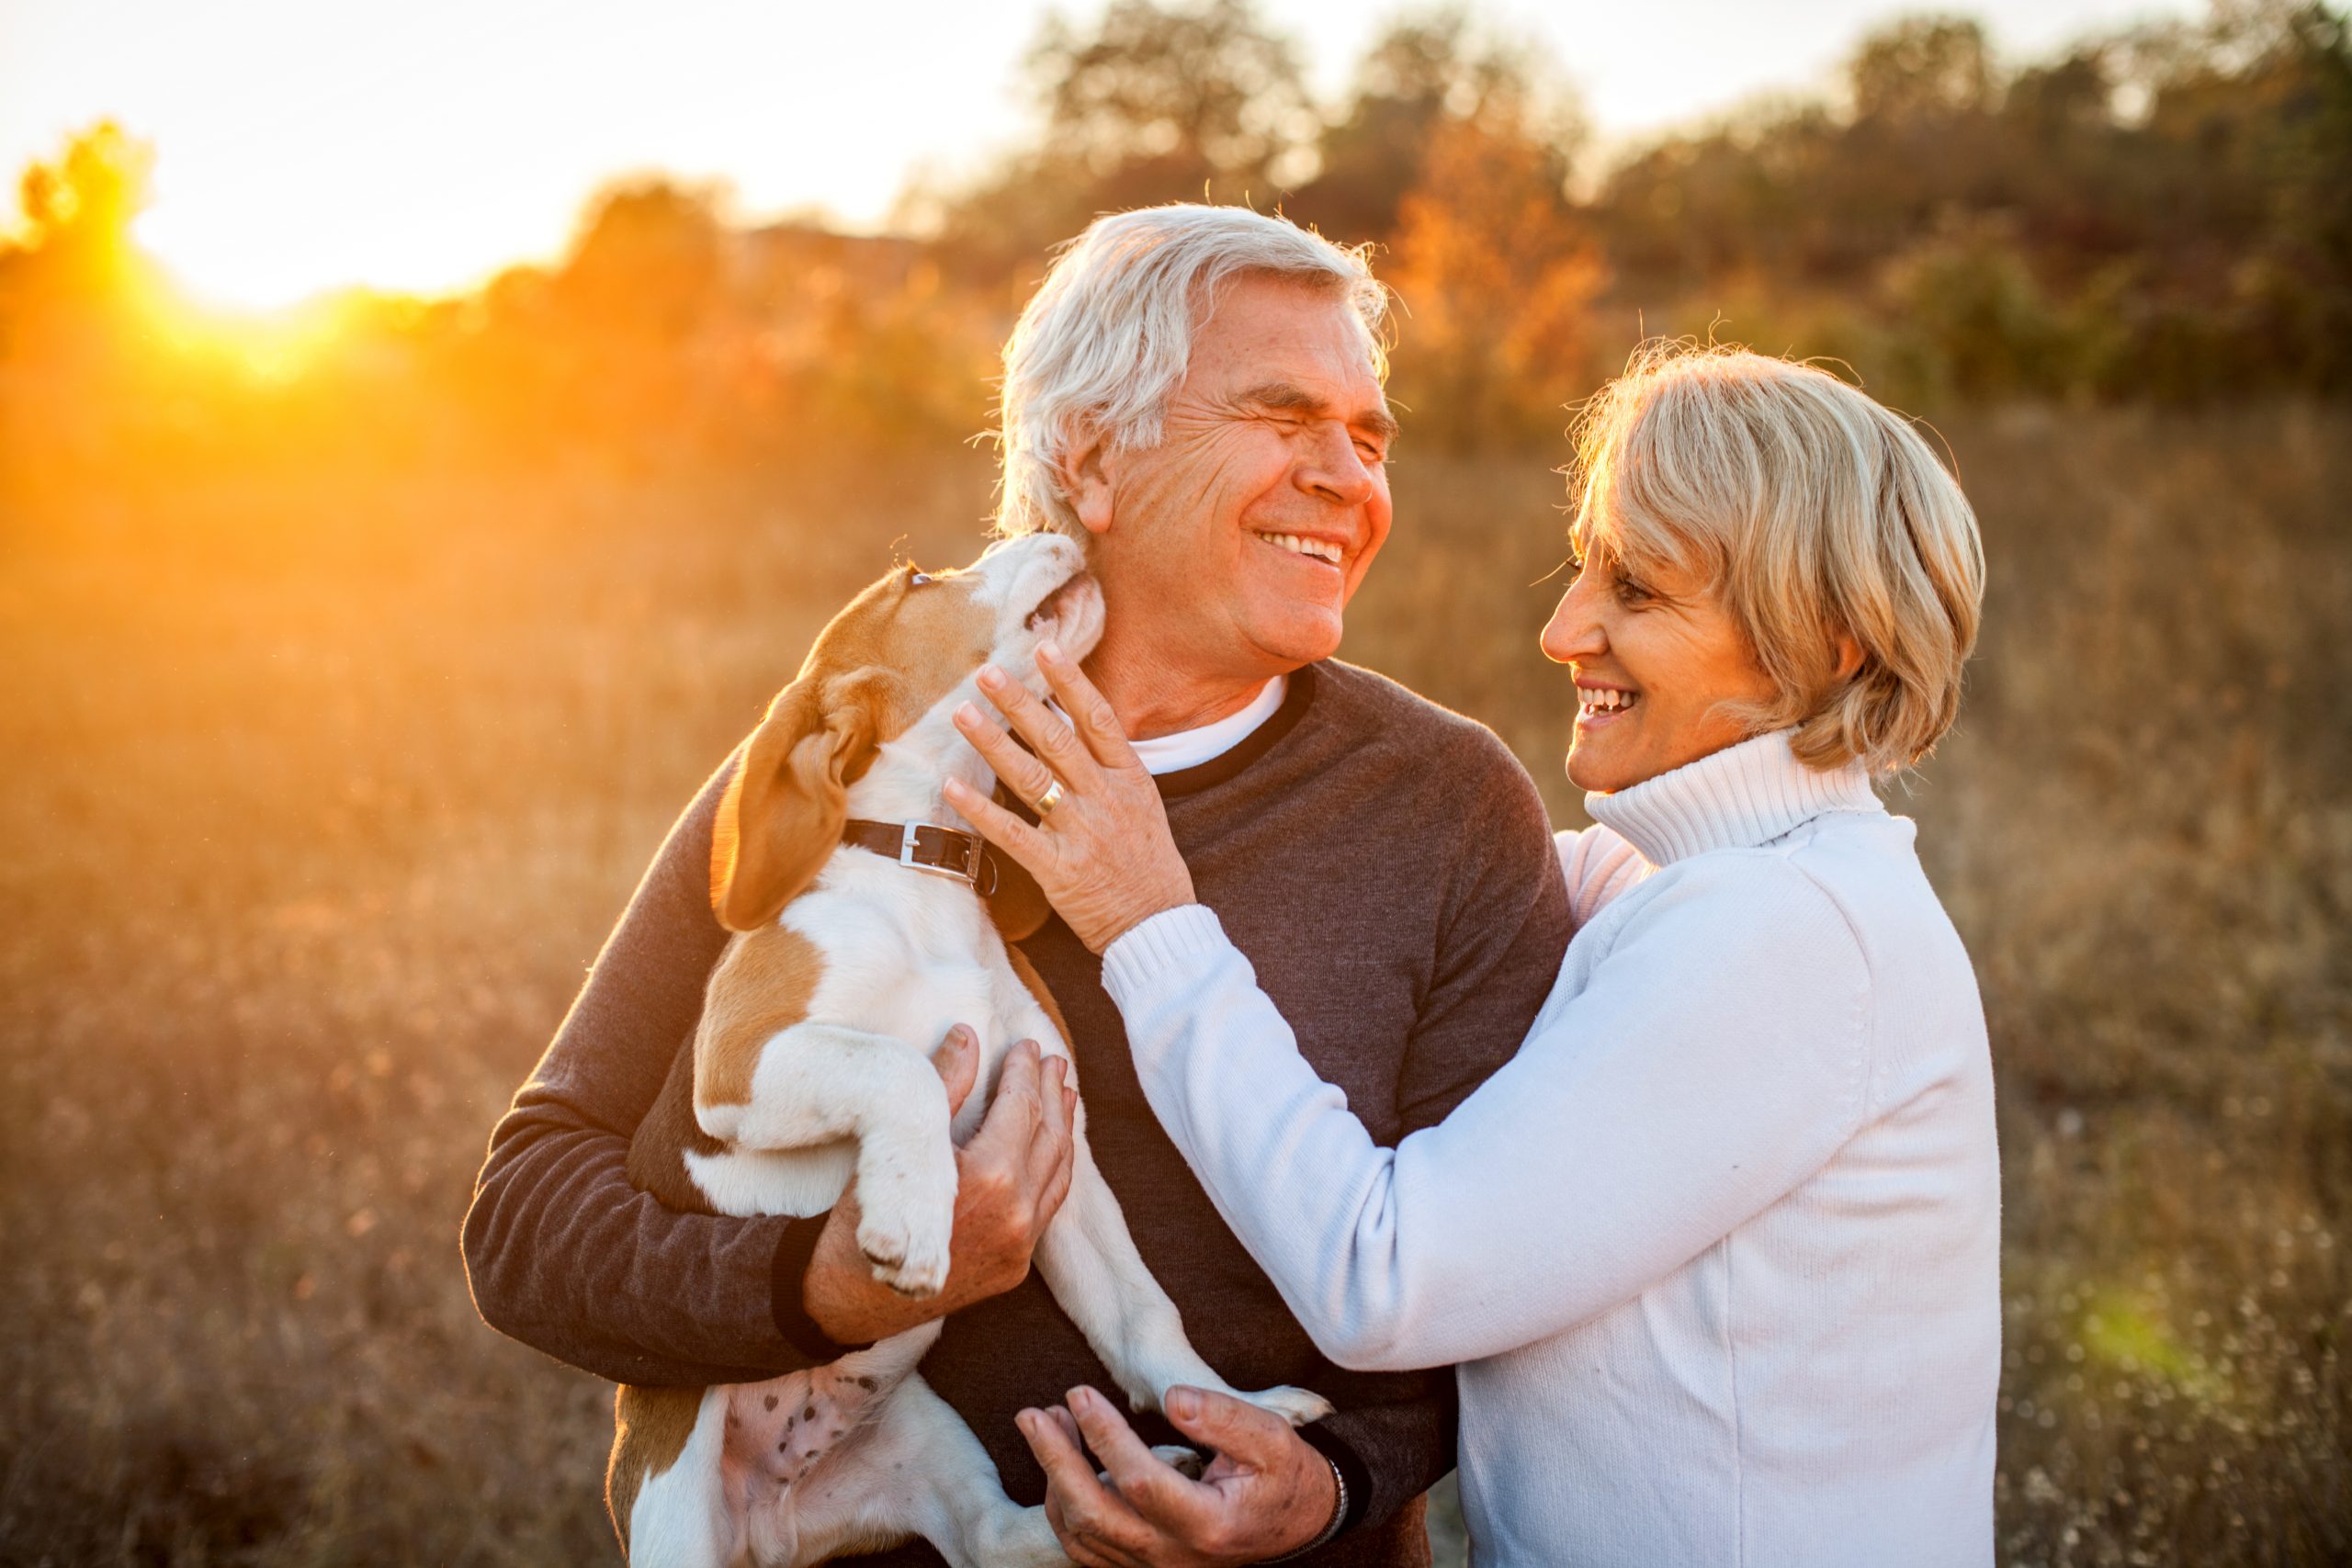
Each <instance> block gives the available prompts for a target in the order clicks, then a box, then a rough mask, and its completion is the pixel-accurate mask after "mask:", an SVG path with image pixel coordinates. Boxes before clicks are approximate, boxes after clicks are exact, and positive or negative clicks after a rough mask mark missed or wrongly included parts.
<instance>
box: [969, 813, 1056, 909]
mask: <svg viewBox="0 0 2352 1568" xmlns="http://www.w3.org/2000/svg"><path fill="white" fill-rule="evenodd" d="M996 803H997V804H998V805H999V806H1001V807H1004V808H1005V809H1006V810H1007V811H1012V812H1016V813H1018V814H1020V815H1021V816H1023V817H1027V816H1028V815H1029V808H1028V807H1025V806H1023V805H1022V804H1021V802H1019V801H1018V800H1015V799H1014V798H1013V797H1012V791H1011V790H1009V789H1007V788H1005V787H1004V785H1003V784H998V785H997V786H996ZM988 853H989V860H990V861H991V862H992V863H994V864H995V866H996V891H995V892H993V893H991V894H989V896H988V898H987V900H986V902H987V904H988V907H989V919H991V920H994V921H995V922H996V929H997V934H998V935H1000V936H1001V937H1003V938H1004V940H1005V941H1007V942H1019V941H1020V940H1021V939H1022V938H1023V937H1026V936H1033V935H1035V933H1036V931H1037V928H1038V927H1039V926H1042V925H1044V924H1045V923H1046V919H1048V918H1049V917H1050V916H1051V915H1052V914H1053V912H1054V907H1053V906H1052V905H1051V904H1048V903H1047V902H1046V890H1045V889H1044V888H1042V887H1040V886H1037V879H1036V878H1035V877H1034V876H1032V875H1030V874H1029V873H1028V872H1027V871H1026V870H1025V869H1024V868H1023V866H1022V864H1021V863H1020V862H1019V861H1017V860H1014V859H1013V858H1012V856H1011V855H1009V854H1006V853H1005V852H1003V851H1002V850H1000V849H998V848H996V847H995V846H994V845H993V844H991V845H990V846H989V852H988Z"/></svg>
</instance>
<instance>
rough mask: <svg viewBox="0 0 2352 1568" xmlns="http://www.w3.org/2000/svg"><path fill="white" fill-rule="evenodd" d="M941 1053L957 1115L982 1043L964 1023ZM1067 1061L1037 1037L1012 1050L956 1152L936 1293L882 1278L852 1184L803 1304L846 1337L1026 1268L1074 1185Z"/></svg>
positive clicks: (990, 1286) (875, 1331) (955, 1303)
mask: <svg viewBox="0 0 2352 1568" xmlns="http://www.w3.org/2000/svg"><path fill="white" fill-rule="evenodd" d="M979 1060H980V1055H979V1042H978V1040H977V1039H975V1038H974V1036H973V1034H972V1032H971V1031H970V1030H969V1029H967V1028H965V1027H964V1026H963V1025H961V1024H958V1025H956V1028H954V1029H952V1030H950V1031H949V1032H948V1034H947V1041H946V1043H944V1044H943V1045H942V1046H941V1047H940V1048H939V1052H938V1054H937V1055H935V1056H934V1057H933V1061H934V1062H935V1063H936V1065H937V1066H938V1067H939V1075H940V1077H942V1078H943V1079H944V1080H945V1081H946V1086H947V1111H948V1114H949V1115H950V1116H951V1117H952V1116H954V1115H955V1113H956V1111H958V1110H960V1109H961V1108H962V1106H963V1104H964V1100H965V1099H966V1097H967V1096H968V1095H969V1094H970V1093H971V1092H972V1086H973V1084H974V1082H975V1081H976V1080H977V1078H978V1075H979ZM1068 1067H1069V1064H1068V1063H1067V1062H1065V1061H1063V1060H1062V1059H1061V1058H1060V1057H1058V1056H1055V1057H1051V1058H1046V1059H1044V1060H1041V1059H1040V1057H1039V1054H1038V1050H1037V1043H1036V1042H1035V1041H1034V1040H1023V1041H1022V1042H1021V1043H1019V1044H1017V1045H1015V1046H1013V1048H1012V1051H1011V1052H1010V1053H1008V1054H1007V1055H1006V1056H1005V1059H1004V1070H1003V1071H1002V1073H1001V1074H1000V1075H999V1077H998V1080H997V1088H996V1096H995V1098H994V1099H993V1100H990V1101H989V1111H988V1117H987V1119H986V1120H985V1121H983V1122H981V1123H980V1127H979V1131H978V1132H977V1133H975V1134H972V1138H971V1141H970V1142H969V1143H967V1144H966V1145H964V1146H963V1147H962V1148H960V1149H958V1150H957V1151H956V1222H955V1232H954V1235H953V1237H952V1239H951V1241H950V1242H949V1251H948V1266H947V1284H946V1288H945V1289H944V1290H942V1291H941V1292H939V1294H937V1295H935V1296H929V1297H924V1298H922V1299H920V1300H917V1299H913V1298H910V1297H907V1296H902V1295H900V1294H899V1292H896V1291H893V1290H891V1289H890V1288H889V1287H888V1285H885V1284H883V1283H882V1282H881V1281H880V1280H876V1279H875V1278H874V1267H873V1265H872V1264H870V1263H868V1262H867V1261H866V1259H865V1256H864V1254H862V1253H861V1252H859V1250H858V1247H857V1222H858V1210H857V1198H856V1193H855V1190H854V1189H853V1190H851V1191H849V1192H846V1193H844V1194H842V1201H840V1202H838V1203H836V1204H834V1205H833V1211H832V1213H831V1215H830V1216H828V1218H827V1219H826V1221H825V1229H824V1234H823V1235H821V1236H820V1237H819V1238H818V1242H817V1248H816V1251H815V1253H814V1254H812V1255H811V1256H810V1258H809V1272H808V1274H807V1275H806V1277H805V1278H804V1279H803V1281H802V1284H801V1302H802V1304H803V1305H804V1306H806V1307H807V1309H808V1312H809V1317H810V1318H811V1319H812V1320H814V1321H815V1323H816V1325H817V1326H818V1327H820V1328H821V1329H823V1330H824V1331H825V1332H826V1333H827V1334H828V1335H831V1337H833V1338H835V1339H838V1340H842V1341H843V1342H844V1343H850V1344H856V1343H861V1342H864V1341H867V1340H874V1339H884V1338H888V1337H889V1336H891V1335H893V1334H902V1333H904V1332H905V1331H906V1330H908V1329H910V1328H912V1327H914V1326H915V1325H918V1324H921V1323H927V1322H929V1321H930V1320H931V1319H933V1318H934V1317H944V1316H946V1315H947V1314H949V1313H951V1312H954V1311H955V1310H956V1309H957V1308H958V1307H964V1306H969V1305H970V1304H971V1303H974V1302H977V1301H983V1300H986V1299H987V1298H988V1297H989V1296H993V1295H999V1294H1001V1293H1002V1292H1006V1291H1009V1290H1011V1289H1012V1287H1013V1286H1015V1285H1017V1284H1019V1283H1021V1281H1022V1280H1024V1279H1026V1278H1028V1275H1029V1257H1030V1254H1031V1253H1032V1252H1034V1251H1035V1249H1036V1246H1037V1240H1038V1238H1039V1237H1040V1236H1042V1235H1045V1232H1046V1224H1048V1223H1050V1222H1051V1221H1052V1219H1053V1217H1054V1213H1055V1212H1056V1211H1057V1210H1058V1209H1059V1208H1060V1207H1061V1204H1062V1199H1063V1198H1064V1197H1065V1196H1066V1195H1067V1194H1068V1193H1069V1176H1070V1156H1071V1140H1070V1119H1071V1116H1072V1114H1073V1112H1074V1111H1075V1109H1076V1107H1077V1104H1078V1091H1077V1090H1076V1089H1072V1088H1070V1087H1069V1082H1068V1071H1067V1069H1068Z"/></svg>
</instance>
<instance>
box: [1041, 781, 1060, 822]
mask: <svg viewBox="0 0 2352 1568" xmlns="http://www.w3.org/2000/svg"><path fill="white" fill-rule="evenodd" d="M1061 803H1062V781H1061V780H1059V779H1056V780H1054V781H1053V783H1051V784H1047V785H1046V793H1045V794H1043V795H1039V796H1038V797H1037V820H1038V821H1040V822H1043V821H1044V820H1045V819H1046V818H1048V817H1051V816H1052V815H1053V814H1054V807H1057V806H1059V805H1060V804H1061Z"/></svg>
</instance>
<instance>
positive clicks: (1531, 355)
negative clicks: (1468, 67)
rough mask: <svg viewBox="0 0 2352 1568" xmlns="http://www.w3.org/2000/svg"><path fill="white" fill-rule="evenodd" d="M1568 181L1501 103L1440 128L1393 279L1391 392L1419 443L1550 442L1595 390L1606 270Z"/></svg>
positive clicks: (1550, 149) (1406, 205)
mask: <svg viewBox="0 0 2352 1568" xmlns="http://www.w3.org/2000/svg"><path fill="white" fill-rule="evenodd" d="M1565 178H1566V158H1565V154H1564V152H1563V151H1562V149H1561V147H1560V145H1559V143H1558V141H1556V140H1555V139H1554V138H1553V137H1551V136H1547V135H1545V134H1544V133H1543V131H1542V130H1540V129H1537V128H1533V127H1531V125H1530V124H1529V122H1528V120H1527V119H1526V118H1522V117H1521V115H1520V114H1518V113H1517V112H1515V109H1514V107H1513V105H1512V103H1511V101H1510V97H1509V96H1508V95H1506V94H1496V95H1492V96H1489V97H1488V99H1487V102H1486V103H1485V104H1483V105H1482V106H1481V109H1480V112H1478V113H1477V114H1476V115H1464V116H1447V117H1444V118H1441V119H1439V120H1438V121H1437V123H1436V124H1435V125H1434V126H1433V127H1432V128H1431V130H1430V144H1429V146H1428V148H1427V149H1426V150H1425V152H1424V153H1423V156H1422V162H1421V169H1420V177H1419V180H1418V181H1417V183H1416V184H1415V185H1414V186H1412V188H1411V189H1410V190H1408V192H1407V193H1406V195H1405V197H1404V199H1403V201H1402V202H1400V203H1399V204H1398V209H1397V237H1396V241H1395V245H1394V253H1395V254H1394V256H1393V258H1392V260H1391V262H1390V264H1389V265H1387V266H1386V267H1385V269H1384V272H1385V276H1386V278H1387V280H1388V282H1389V284H1390V286H1391V287H1392V288H1395V289H1396V291H1397V297H1398V298H1399V299H1401V300H1402V301H1403V303H1404V306H1405V309H1406V312H1407V315H1408V320H1407V321H1406V322H1405V324H1404V327H1403V331H1402V333H1401V334H1400V335H1401V342H1400V344H1399V347H1398V349H1397V356H1396V364H1395V368H1394V373H1393V376H1392V378H1391V386H1392V388H1393V389H1394V390H1395V393H1396V396H1397V400H1398V401H1399V402H1400V403H1402V404H1403V405H1404V406H1405V407H1406V408H1407V410H1408V411H1409V412H1408V416H1407V421H1406V428H1407V430H1408V432H1409V433H1410V435H1411V438H1412V439H1413V440H1415V441H1422V440H1427V441H1430V442H1432V443H1433V444H1435V445H1437V446H1443V447H1452V448H1455V449H1466V448H1471V447H1476V446H1490V445H1506V444H1511V443H1516V442H1519V441H1523V440H1534V441H1539V442H1540V441H1549V440H1552V439H1555V438H1556V437H1557V436H1558V434H1559V432H1560V430H1561V428H1562V426H1563V425H1564V424H1565V423H1566V414H1565V412H1562V409H1563V405H1564V404H1566V402H1567V401H1568V400H1570V399H1571V398H1573V397H1576V396H1577V395H1579V394H1580V393H1582V392H1583V391H1584V390H1585V389H1587V388H1589V386H1590V385H1591V384H1592V381H1593V379H1594V369H1595V367H1594V366H1593V364H1592V363H1591V359H1592V355H1591V331H1590V322H1591V314H1592V304H1593V300H1594V299H1595V297H1596V296H1597V295H1598V294H1599V293H1600V288H1601V285H1602V283H1603V281H1604V277H1605V272H1604V269H1603V267H1602V265H1601V260H1600V251H1599V249H1598V248H1597V247H1596V246H1595V244H1594V243H1593V241H1592V238H1591V235H1590V233H1589V231H1588V229H1587V228H1586V226H1585V224H1584V222H1583V220H1582V219H1581V217H1580V216H1579V215H1578V213H1577V210H1576V209H1575V207H1574V206H1573V205H1572V204H1571V203H1570V201H1569V200H1568V197H1567V193H1566V188H1565Z"/></svg>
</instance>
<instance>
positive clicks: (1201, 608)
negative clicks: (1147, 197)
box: [1088, 276, 1396, 679]
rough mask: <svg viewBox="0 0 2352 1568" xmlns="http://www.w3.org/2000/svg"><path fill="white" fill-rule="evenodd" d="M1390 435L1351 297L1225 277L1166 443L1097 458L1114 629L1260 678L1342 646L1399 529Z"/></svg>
mask: <svg viewBox="0 0 2352 1568" xmlns="http://www.w3.org/2000/svg"><path fill="white" fill-rule="evenodd" d="M1395 434H1396V422H1395V421H1394V420H1393V419H1392V418H1390V416H1389V413H1388V406H1387V401H1386V400H1385V398H1384V397H1383V396H1382V394H1381V389H1380V379H1379V377H1378V376H1377V375H1376V374H1375V373H1374V367H1373V358H1372V353H1371V350H1370V347H1369V345H1368V344H1366V342H1365V338H1364V333H1363V328H1362V326H1361V325H1360V324H1359V323H1358V321H1357V319H1356V316H1355V313H1354V311H1353V310H1351V308H1350V307H1349V305H1348V304H1347V302H1346V301H1345V300H1344V299H1340V298H1338V297H1336V296H1333V295H1329V294H1325V293H1321V292H1317V291H1315V290H1312V289H1308V288H1301V287H1299V286H1297V285H1295V284H1292V283H1285V282H1283V281H1281V280H1279V279H1272V278H1265V277H1247V276H1245V277H1243V278H1241V279H1239V280H1238V281H1236V282H1234V283H1232V284H1230V285H1229V286H1228V287H1227V289H1226V291H1225V294H1224V296H1223V298H1222V299H1219V300H1218V301H1217V305H1216V311H1215V313H1214V314H1213V315H1212V316H1211V317H1210V318H1209V319H1208V321H1206V322H1204V323H1203V324H1202V326H1201V328H1200V331H1199V333H1198V334H1197V335H1196V336H1195V338H1194V339H1193V352H1192V360H1191V366H1190V368H1189V370H1188V372H1187V373H1186V375H1185V378H1184V382H1183V385H1182V387H1180V388H1178V389H1177V391H1176V394H1175V396H1174V398H1173V399H1172V400H1170V405H1169V410H1168V419H1167V424H1166V432H1165V434H1164V436H1163V438H1162V439H1161V441H1160V442H1159V445H1158V446H1154V447H1152V448H1150V449H1149V450H1148V451H1138V452H1121V453H1113V452H1104V453H1103V455H1102V457H1101V459H1100V460H1101V464H1102V469H1103V480H1104V482H1105V485H1106V487H1107V491H1108V497H1109V506H1108V509H1107V515H1105V516H1103V526H1101V527H1100V528H1099V529H1098V535H1099V536H1098V540H1097V545H1096V549H1095V561H1094V564H1095V570H1096V571H1097V572H1098V573H1099V575H1100V576H1101V577H1102V580H1103V592H1104V597H1105V599H1106V600H1107V602H1108V603H1109V604H1110V606H1111V616H1112V623H1113V631H1114V634H1115V635H1117V636H1119V637H1121V638H1122V640H1123V641H1124V640H1128V639H1132V641H1133V643H1134V644H1135V645H1137V646H1148V647H1149V648H1150V649H1151V650H1152V652H1153V653H1154V655H1155V656H1157V657H1159V658H1160V659H1162V660H1166V661H1167V662H1168V663H1169V665H1170V668H1171V669H1173V670H1181V671H1183V672H1184V673H1185V674H1186V675H1188V676H1191V677H1193V678H1195V679H1216V678H1220V677H1222V678H1244V679H1263V678H1265V677H1267V676H1270V675H1274V674H1279V673H1283V672H1284V671H1291V670H1295V669H1297V668H1298V667H1299V666H1301V665H1304V664H1309V663H1312V662H1314V661H1315V660H1318V659H1324V658H1328V657H1329V655H1330V654H1331V653H1332V652H1334V651H1335V650H1336V649H1338V648H1339V646H1340V617H1341V615H1342V612H1343V611H1344V610H1345V609H1346V607H1347V603H1348V601H1349V599H1351V597H1353V596H1354V593H1355V591H1356V585H1357V584H1358V583H1360V582H1362V581H1363V574H1364V571H1365V570H1366V569H1367V568H1369V567H1370V566H1371V565H1372V558H1373V557H1374V555H1376V554H1378V553H1379V550H1380V547H1381V544H1382V542H1383V541H1384V540H1385V539H1386V538H1387V537H1388V518H1389V502H1388V478H1387V473H1386V470H1385V463H1386V461H1387V457H1388V447H1389V444H1390V442H1391V441H1392V440H1393V439H1394V437H1395ZM1088 525H1089V526H1090V527H1094V526H1095V525H1096V524H1095V519H1094V518H1091V517H1090V518H1089V519H1088Z"/></svg>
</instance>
